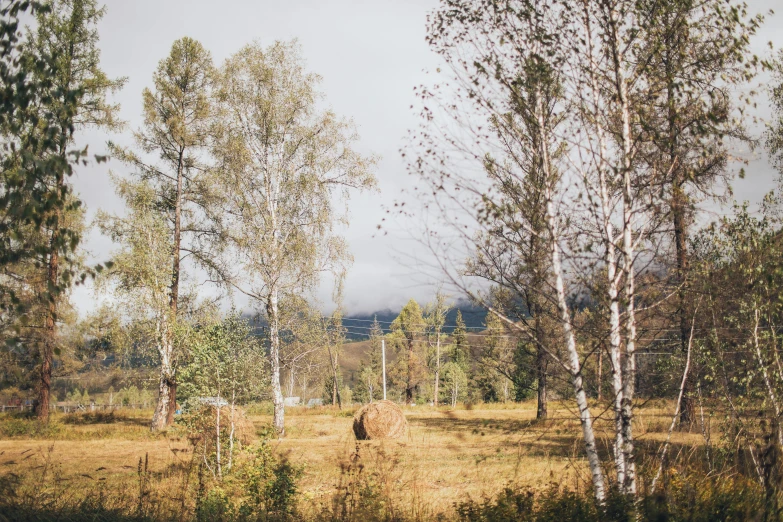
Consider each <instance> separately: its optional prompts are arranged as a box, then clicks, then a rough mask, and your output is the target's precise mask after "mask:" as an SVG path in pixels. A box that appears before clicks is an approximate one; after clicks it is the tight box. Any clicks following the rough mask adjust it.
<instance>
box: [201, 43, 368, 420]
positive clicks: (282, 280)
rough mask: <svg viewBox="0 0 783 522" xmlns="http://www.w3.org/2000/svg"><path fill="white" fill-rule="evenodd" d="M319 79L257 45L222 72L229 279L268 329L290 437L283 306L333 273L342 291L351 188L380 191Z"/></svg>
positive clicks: (284, 47) (288, 49)
mask: <svg viewBox="0 0 783 522" xmlns="http://www.w3.org/2000/svg"><path fill="white" fill-rule="evenodd" d="M319 82H320V77H319V76H318V75H316V74H312V73H308V72H306V70H305V66H304V63H303V60H302V58H301V54H300V51H299V47H298V45H297V44H296V43H295V42H291V43H283V42H277V43H275V44H273V45H272V46H270V47H268V48H266V49H264V48H263V47H261V45H260V44H257V43H255V44H251V45H248V46H246V47H244V48H243V49H242V50H240V51H239V52H238V53H236V54H234V55H233V56H231V57H230V58H229V59H228V60H227V61H226V62H225V64H224V65H223V67H222V69H221V71H220V74H219V99H220V109H221V118H222V119H221V121H222V123H221V135H220V138H219V140H218V142H217V144H216V146H215V151H214V152H215V156H216V158H217V160H218V163H219V168H218V169H217V171H218V173H219V180H220V182H221V184H222V193H223V196H224V197H225V200H224V202H223V204H224V209H225V212H224V216H223V217H224V221H225V222H224V229H223V230H224V233H225V234H226V237H227V238H228V240H229V242H230V247H229V251H230V255H231V256H232V263H233V265H234V266H235V270H234V271H233V272H232V273H231V274H228V275H227V276H226V281H227V282H228V284H230V285H231V286H232V287H233V288H235V289H237V290H238V291H240V292H242V293H243V294H245V295H247V296H248V297H249V298H250V299H252V301H253V303H255V304H256V305H257V306H258V307H260V308H261V310H262V311H263V313H264V315H265V317H266V319H267V321H268V323H269V357H270V363H271V379H272V396H273V402H274V405H275V408H274V409H275V412H274V426H275V429H276V430H277V432H278V434H280V435H283V433H284V428H285V424H284V404H283V394H282V389H281V386H280V312H279V307H280V300H281V298H283V297H285V296H287V295H302V294H306V293H307V292H309V291H311V290H313V289H314V288H315V287H316V286H317V285H318V284H319V282H320V274H321V273H322V272H324V271H328V270H331V271H332V272H333V273H334V274H335V277H336V279H337V282H338V284H337V287H338V288H339V286H340V281H341V279H342V274H343V273H344V270H345V264H346V262H348V261H349V260H350V255H349V253H348V251H347V248H346V245H345V242H344V241H343V240H342V238H340V237H339V236H338V235H337V234H336V232H335V230H334V228H335V225H336V224H337V223H338V222H343V220H344V217H345V212H342V211H341V210H340V209H339V208H338V207H337V206H336V202H337V200H338V199H337V198H338V197H342V198H343V200H345V199H346V198H347V197H348V196H349V193H350V191H351V190H352V189H358V190H364V189H369V188H372V187H373V186H374V185H375V178H374V176H373V174H372V170H373V165H374V163H375V160H374V158H372V157H369V156H365V155H362V154H360V153H359V152H357V151H356V150H355V148H354V146H355V143H356V141H357V140H358V135H357V133H356V130H355V126H354V124H353V123H352V122H351V121H350V120H344V119H341V118H339V117H338V116H337V115H335V114H334V113H333V112H332V111H329V110H322V109H320V108H319V104H320V103H321V100H322V98H323V96H322V94H321V93H320V92H319V91H318V83H319Z"/></svg>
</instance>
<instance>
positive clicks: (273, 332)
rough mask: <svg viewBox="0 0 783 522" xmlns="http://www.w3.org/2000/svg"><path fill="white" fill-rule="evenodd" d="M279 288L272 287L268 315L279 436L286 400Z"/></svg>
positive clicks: (283, 428) (276, 423) (276, 426)
mask: <svg viewBox="0 0 783 522" xmlns="http://www.w3.org/2000/svg"><path fill="white" fill-rule="evenodd" d="M278 304H279V303H278V295H277V288H276V287H272V289H271V291H270V292H269V301H268V303H267V317H268V318H269V359H270V360H269V362H270V363H271V367H272V376H271V377H272V403H273V405H274V416H273V418H272V425H273V426H274V428H275V432H277V435H278V436H279V437H282V436H284V435H285V402H284V400H283V390H282V388H281V386H280V317H279V309H278Z"/></svg>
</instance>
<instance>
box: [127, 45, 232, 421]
mask: <svg viewBox="0 0 783 522" xmlns="http://www.w3.org/2000/svg"><path fill="white" fill-rule="evenodd" d="M212 76H213V67H212V58H211V56H210V54H209V52H207V51H206V50H205V49H204V47H202V45H201V44H200V43H199V42H197V41H195V40H193V39H191V38H187V37H186V38H181V39H179V40H176V41H175V42H174V44H173V45H172V47H171V52H170V54H169V56H168V57H166V58H164V59H163V60H161V61H160V63H159V64H158V68H157V70H156V71H155V73H154V75H153V85H154V90H150V89H145V90H144V92H143V95H142V97H143V100H144V126H143V127H142V129H140V130H139V131H137V132H136V133H135V134H134V138H135V141H136V145H137V147H138V149H139V152H135V151H133V150H129V149H123V148H120V147H117V146H112V152H113V154H114V155H115V156H116V157H117V158H118V159H120V160H121V161H123V162H124V163H126V164H127V165H128V166H130V167H131V168H132V169H133V171H132V175H133V176H134V177H136V178H138V179H139V180H141V181H142V182H143V183H145V186H148V187H152V188H154V190H155V194H156V198H157V203H158V204H157V209H158V212H160V214H161V217H162V218H163V219H164V222H165V223H166V224H167V230H165V231H164V234H165V236H164V237H165V238H166V242H167V246H165V248H167V249H168V250H170V251H171V269H170V270H169V272H170V275H169V276H168V277H167V278H166V280H167V282H166V285H167V286H168V301H169V314H168V315H167V316H166V317H165V318H164V320H165V321H167V322H168V323H170V324H171V325H172V326H171V327H166V328H163V329H162V330H161V334H162V335H164V338H162V339H161V341H160V348H161V350H162V351H161V353H160V358H161V361H168V364H167V365H161V372H160V382H159V386H158V390H159V397H158V404H157V406H156V408H155V413H154V415H153V418H152V429H153V430H160V429H163V428H165V427H166V426H168V425H170V424H171V423H172V422H173V419H174V410H175V409H176V393H177V380H176V372H177V367H176V360H177V357H176V354H175V353H174V352H175V347H174V339H173V337H172V335H173V331H174V327H173V325H174V323H176V321H177V319H178V309H179V306H180V304H179V302H180V298H179V296H180V286H181V284H182V281H183V280H184V277H183V275H184V271H183V267H182V262H183V261H184V260H185V259H187V258H190V261H191V263H193V264H194V265H196V266H200V267H202V268H206V269H207V270H212V271H213V272H214V271H215V270H218V271H219V269H218V265H217V263H216V261H215V257H214V255H213V253H212V248H213V247H214V244H215V239H216V229H215V226H214V223H213V222H212V220H211V219H210V218H211V217H213V215H211V214H210V209H211V207H210V203H211V201H212V200H213V199H214V198H213V197H212V196H211V194H210V192H211V191H210V187H209V184H208V183H206V181H207V180H208V179H209V178H207V176H206V175H205V171H206V169H207V158H206V157H205V154H206V152H207V145H208V143H209V138H210V126H211V124H212V101H211V82H212ZM150 156H151V158H150ZM155 156H157V158H156V157H155ZM150 159H151V160H152V161H150Z"/></svg>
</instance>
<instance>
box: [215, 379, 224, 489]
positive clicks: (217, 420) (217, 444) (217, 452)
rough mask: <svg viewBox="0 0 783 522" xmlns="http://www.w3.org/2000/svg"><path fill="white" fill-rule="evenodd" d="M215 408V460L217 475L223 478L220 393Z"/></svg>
mask: <svg viewBox="0 0 783 522" xmlns="http://www.w3.org/2000/svg"><path fill="white" fill-rule="evenodd" d="M215 408H216V410H217V413H216V416H215V437H216V438H215V461H216V463H217V476H218V478H219V479H220V478H223V468H222V467H221V462H220V394H218V397H217V406H216V407H215Z"/></svg>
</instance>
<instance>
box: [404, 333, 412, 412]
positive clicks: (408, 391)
mask: <svg viewBox="0 0 783 522" xmlns="http://www.w3.org/2000/svg"><path fill="white" fill-rule="evenodd" d="M410 335H411V337H410V338H409V339H408V376H407V377H408V380H407V383H406V386H405V401H406V402H407V403H408V404H411V403H412V402H413V334H410Z"/></svg>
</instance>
